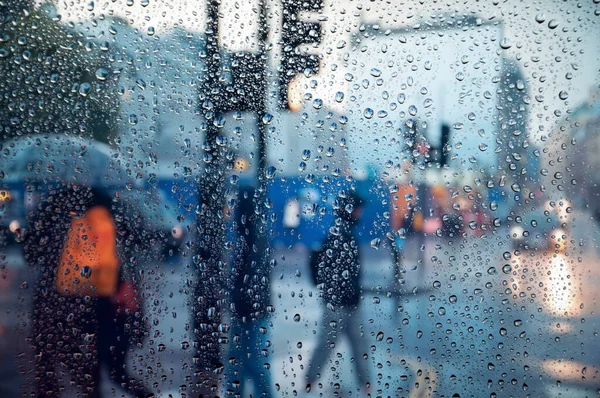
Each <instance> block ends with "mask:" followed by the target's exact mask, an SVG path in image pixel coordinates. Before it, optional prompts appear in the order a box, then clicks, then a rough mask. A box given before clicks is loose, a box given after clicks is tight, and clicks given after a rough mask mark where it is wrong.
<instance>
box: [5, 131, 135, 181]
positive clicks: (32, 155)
mask: <svg viewBox="0 0 600 398" xmlns="http://www.w3.org/2000/svg"><path fill="white" fill-rule="evenodd" d="M0 169H2V170H3V172H4V178H3V180H2V182H5V183H8V184H15V183H27V184H48V183H74V184H80V185H85V186H90V187H99V188H109V187H127V188H129V189H131V188H133V187H134V186H135V182H134V179H133V178H132V177H131V172H130V171H129V170H127V169H126V168H124V167H123V166H122V165H121V160H120V159H119V154H118V152H115V151H112V150H111V149H110V147H109V146H108V145H106V144H103V143H100V142H97V141H92V140H86V139H82V138H79V137H71V136H66V135H58V134H53V135H44V136H27V137H22V138H19V139H17V140H13V141H9V142H7V143H4V144H2V146H1V151H0Z"/></svg>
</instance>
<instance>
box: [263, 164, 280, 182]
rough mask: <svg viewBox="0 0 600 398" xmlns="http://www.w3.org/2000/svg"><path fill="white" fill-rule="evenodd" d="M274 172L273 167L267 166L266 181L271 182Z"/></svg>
mask: <svg viewBox="0 0 600 398" xmlns="http://www.w3.org/2000/svg"><path fill="white" fill-rule="evenodd" d="M276 172H277V169H276V168H275V167H274V166H269V167H268V168H267V174H266V177H267V179H268V180H272V179H273V178H274V177H275V173H276Z"/></svg>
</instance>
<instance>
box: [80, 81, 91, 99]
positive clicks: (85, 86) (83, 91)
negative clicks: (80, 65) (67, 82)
mask: <svg viewBox="0 0 600 398" xmlns="http://www.w3.org/2000/svg"><path fill="white" fill-rule="evenodd" d="M91 92H92V85H91V84H89V83H88V82H85V83H81V85H80V86H79V94H80V95H82V96H83V97H87V95H88V94H89V93H91Z"/></svg>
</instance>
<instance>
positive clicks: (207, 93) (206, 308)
mask: <svg viewBox="0 0 600 398" xmlns="http://www.w3.org/2000/svg"><path fill="white" fill-rule="evenodd" d="M219 3H220V1H219V0H207V2H206V6H207V22H206V32H205V33H206V74H205V78H204V79H205V80H204V84H202V85H200V90H201V91H200V93H199V95H200V107H201V109H200V110H201V113H202V114H203V116H204V123H203V124H204V128H205V142H204V145H203V150H204V151H203V154H202V156H203V159H202V161H203V164H204V173H203V174H202V176H201V180H200V181H198V182H199V187H200V195H199V196H200V203H199V205H198V209H197V234H198V242H197V249H196V250H197V252H196V254H195V255H194V256H193V266H194V267H195V271H196V274H197V280H196V286H195V288H194V296H193V303H192V311H193V312H192V318H193V334H194V335H193V342H194V351H195V352H194V368H195V374H194V386H193V388H192V396H201V397H212V396H215V395H216V394H217V393H218V384H219V383H218V382H219V380H218V374H219V370H220V369H222V368H223V365H222V363H221V352H220V351H221V350H220V347H219V337H220V332H221V331H220V327H221V320H222V311H223V308H222V304H223V298H224V288H225V283H224V281H225V277H226V276H225V273H224V271H225V270H224V266H223V262H222V259H223V248H224V244H225V223H224V219H223V208H224V199H225V198H224V196H225V167H224V159H225V151H226V148H225V139H224V137H222V135H221V128H222V126H223V123H221V122H220V120H221V118H222V112H223V110H222V109H220V108H221V107H220V98H219V96H220V85H219V74H220V70H221V51H220V48H219Z"/></svg>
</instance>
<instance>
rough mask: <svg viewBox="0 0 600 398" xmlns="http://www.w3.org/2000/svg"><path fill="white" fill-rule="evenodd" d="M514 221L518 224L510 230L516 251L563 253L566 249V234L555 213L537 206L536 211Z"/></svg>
mask: <svg viewBox="0 0 600 398" xmlns="http://www.w3.org/2000/svg"><path fill="white" fill-rule="evenodd" d="M514 219H515V222H516V224H515V225H513V226H512V227H511V229H510V238H511V240H512V244H513V248H514V249H519V250H550V249H557V250H559V251H563V250H564V249H565V248H566V245H565V242H566V232H565V231H564V229H562V228H561V225H560V222H559V219H558V217H557V214H556V213H555V212H552V211H549V210H547V209H544V208H541V206H536V209H535V210H532V211H530V212H527V213H525V214H524V215H523V216H516V217H515V218H514Z"/></svg>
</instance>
